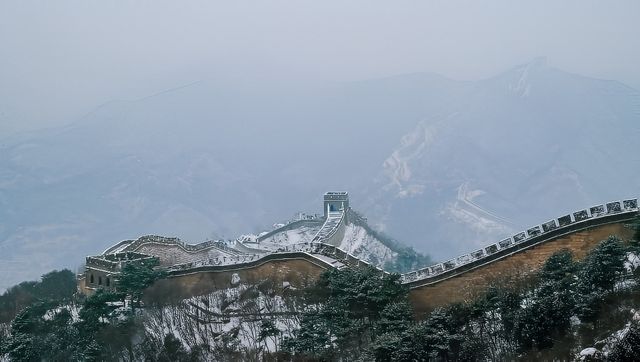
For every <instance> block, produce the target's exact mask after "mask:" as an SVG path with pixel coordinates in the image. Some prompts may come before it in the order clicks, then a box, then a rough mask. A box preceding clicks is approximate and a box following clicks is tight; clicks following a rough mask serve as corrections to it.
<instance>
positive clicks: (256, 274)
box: [145, 257, 329, 303]
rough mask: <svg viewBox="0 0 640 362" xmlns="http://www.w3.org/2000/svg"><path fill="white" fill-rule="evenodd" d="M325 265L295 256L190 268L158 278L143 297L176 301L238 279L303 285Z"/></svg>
mask: <svg viewBox="0 0 640 362" xmlns="http://www.w3.org/2000/svg"><path fill="white" fill-rule="evenodd" d="M328 268H329V266H328V265H322V263H314V262H312V261H311V260H308V259H305V258H303V257H299V258H297V257H295V258H288V259H279V260H278V259H275V260H268V261H266V262H264V263H260V264H258V265H256V266H252V267H247V268H238V269H235V270H234V269H225V270H215V269H211V270H206V269H203V270H198V271H191V272H186V273H183V274H177V275H172V276H170V277H169V278H167V279H163V280H159V281H157V282H156V283H155V284H154V285H152V286H151V287H150V288H149V289H148V290H147V291H146V292H145V300H146V301H147V302H148V303H153V302H171V301H178V300H181V299H184V298H189V297H193V296H198V295H204V294H208V293H211V292H213V291H216V290H221V289H226V288H229V287H230V286H232V285H233V283H234V282H238V281H239V282H241V283H249V284H256V283H260V282H263V281H265V280H268V281H271V282H273V283H275V285H276V286H281V287H284V286H285V285H288V286H290V287H294V288H304V287H305V286H308V285H311V284H312V283H313V282H314V281H315V280H317V278H318V277H319V276H320V274H321V273H322V272H323V271H325V270H326V269H328Z"/></svg>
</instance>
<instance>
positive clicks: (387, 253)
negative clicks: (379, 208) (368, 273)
mask: <svg viewBox="0 0 640 362" xmlns="http://www.w3.org/2000/svg"><path fill="white" fill-rule="evenodd" d="M338 247H339V248H340V249H342V250H344V251H346V252H347V253H349V254H352V255H354V256H356V257H358V258H360V259H362V260H365V261H368V262H370V263H372V264H374V265H376V266H378V267H382V266H384V265H385V264H386V263H387V262H393V261H395V259H396V258H397V257H398V253H396V252H394V251H392V250H391V249H389V247H387V246H386V245H384V244H383V243H382V242H381V241H380V240H378V239H376V238H375V237H374V236H373V235H371V234H369V233H367V231H366V230H365V228H363V227H362V226H358V225H355V224H348V225H347V226H346V229H345V232H344V238H343V239H342V243H340V245H339V246H338Z"/></svg>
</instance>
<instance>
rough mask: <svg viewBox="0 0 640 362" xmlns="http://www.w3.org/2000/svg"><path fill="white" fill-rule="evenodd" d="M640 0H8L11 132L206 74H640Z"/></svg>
mask: <svg viewBox="0 0 640 362" xmlns="http://www.w3.org/2000/svg"><path fill="white" fill-rule="evenodd" d="M639 38H640V1H637V0H629V1H584V0H581V1H541V0H535V1H511V0H509V1H424V0H423V1H371V0H367V1H328V0H322V1H299V0H297V1H293V0H292V1H241V0H233V1H220V2H218V1H212V0H206V1H192V0H180V1H178V0H174V1H159V0H148V1H142V0H138V1H131V0H128V1H86V0H77V1H66V0H65V1H63V0H56V1H50V0H44V1H25V0H15V1H9V0H0V136H2V135H6V134H8V133H10V132H13V131H16V130H25V129H30V128H39V127H44V126H50V125H58V124H63V123H67V122H69V121H71V120H73V119H75V118H78V117H79V116H81V115H82V114H84V113H85V112H88V111H90V110H91V109H92V108H94V107H96V106H97V105H99V104H102V103H104V102H107V101H109V100H112V99H130V98H137V97H142V96H145V95H148V94H151V93H154V92H157V91H159V90H162V89H166V88H171V87H174V86H177V85H180V84H185V83H190V82H192V81H195V80H199V79H203V78H209V79H211V78H213V79H225V80H227V81H230V82H245V83H247V82H255V81H258V82H272V83H273V84H274V85H275V84H280V83H281V82H296V83H297V82H324V81H349V80H359V79H365V78H373V77H382V76H388V75H394V74H400V73H410V72H425V71H426V72H436V73H440V74H443V75H446V76H449V77H452V78H455V79H477V78H481V77H487V76H490V75H493V74H495V73H497V72H499V71H502V70H505V69H508V68H510V67H512V66H514V65H516V64H519V63H523V62H526V61H528V60H529V59H531V58H533V57H535V56H539V55H546V56H547V57H548V59H549V63H550V64H551V65H553V66H556V67H559V68H563V69H565V70H568V71H572V72H576V73H581V74H585V75H590V76H595V77H600V78H609V79H617V80H620V81H623V82H626V83H628V84H630V85H632V86H634V87H639V86H640V70H639V68H638V64H640V41H639V40H638V39H639Z"/></svg>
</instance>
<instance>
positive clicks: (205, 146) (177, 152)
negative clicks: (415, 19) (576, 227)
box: [0, 60, 640, 289]
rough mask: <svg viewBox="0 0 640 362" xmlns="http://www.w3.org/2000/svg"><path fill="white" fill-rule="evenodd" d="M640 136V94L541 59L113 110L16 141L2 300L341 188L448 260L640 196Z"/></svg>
mask: <svg viewBox="0 0 640 362" xmlns="http://www.w3.org/2000/svg"><path fill="white" fill-rule="evenodd" d="M639 125H640V95H639V93H638V92H637V91H636V90H634V89H631V88H629V87H626V86H624V85H623V84H621V83H618V82H614V81H606V80H598V79H592V78H588V77H583V76H580V75H575V74H570V73H567V72H564V71H561V70H558V69H555V68H553V67H551V66H548V65H547V64H545V62H544V61H541V60H535V61H533V62H531V63H529V64H525V65H522V66H518V67H515V68H514V69H511V70H509V71H507V72H505V73H503V74H499V75H497V76H495V77H492V78H489V79H485V80H481V81H474V82H469V81H465V82H462V81H453V80H449V79H446V78H443V77H440V76H437V75H432V74H409V75H403V76H397V77H390V78H385V79H374V80H368V81H363V82H354V83H346V84H337V85H330V86H327V85H324V86H308V87H307V86H305V87H297V88H296V87H293V86H292V87H289V88H287V87H285V86H281V85H269V86H268V87H265V86H262V85H254V84H249V85H240V86H239V85H230V84H228V83H223V82H219V81H216V80H212V79H204V80H202V81H200V82H197V83H194V84H190V85H188V86H185V87H179V88H176V89H172V90H168V91H165V92H161V93H159V94H156V95H153V96H150V97H147V98H144V99H139V100H135V101H117V102H111V103H108V104H106V105H104V106H103V107H101V108H99V109H97V110H95V111H94V112H92V113H91V114H89V115H87V116H86V117H84V118H83V119H80V120H78V121H77V122H75V123H72V124H71V125H70V126H67V127H63V128H58V129H49V130H43V131H39V132H34V133H28V134H12V135H7V136H5V137H1V138H0V289H2V288H3V287H7V286H8V285H11V284H14V283H15V282H18V281H21V280H25V279H34V278H37V277H38V276H39V275H40V274H42V273H44V272H46V271H48V270H51V269H54V268H61V267H74V266H78V265H79V264H80V263H81V262H82V260H83V256H85V255H87V254H93V253H96V252H97V251H100V250H103V249H104V248H106V247H107V246H109V245H111V244H113V243H114V242H115V241H118V240H123V239H131V238H134V237H136V236H138V235H145V234H157V235H168V236H178V237H180V238H181V239H183V240H185V241H187V242H191V243H195V242H200V241H203V240H206V239H210V238H216V239H234V238H236V237H237V236H238V235H241V234H246V233H258V232H259V231H260V230H263V229H264V228H265V226H266V225H271V223H273V221H274V220H283V219H285V218H287V217H288V216H289V215H291V214H293V213H294V212H296V211H307V212H320V205H321V195H322V194H323V193H324V192H325V191H327V190H332V189H338V190H348V191H350V195H351V204H352V206H353V207H354V208H355V209H358V210H364V211H365V214H366V216H367V217H368V218H369V222H370V223H371V224H372V225H376V226H378V227H379V228H382V229H384V230H385V231H386V232H387V233H388V234H390V235H393V236H394V237H395V238H397V239H398V240H401V241H403V242H405V243H407V244H409V245H412V246H414V247H415V248H416V249H417V250H419V251H422V252H424V253H427V254H431V255H432V256H434V257H436V258H437V259H444V258H448V257H451V256H454V255H456V254H460V253H462V252H466V251H469V250H470V249H472V248H475V247H476V246H477V245H478V244H480V243H485V242H487V241H491V242H493V241H496V240H497V239H499V238H501V237H503V236H505V235H507V234H508V233H511V232H513V231H518V229H521V228H523V227H525V226H528V225H529V224H535V223H539V222H541V221H545V220H546V219H550V218H552V217H556V216H558V215H560V214H562V213H565V212H569V211H572V210H573V209H577V208H582V207H585V206H590V204H591V203H596V202H601V201H606V200H608V199H620V198H624V197H628V196H637V190H638V184H639V182H640V181H639V180H638V177H637V173H636V172H635V170H637V169H638V166H639V165H640V159H639V156H638V155H637V152H635V151H636V142H637V138H638V135H639V133H638V131H639V130H640V126H639ZM353 232H354V233H357V232H356V231H355V230H354V231H353ZM349 247H351V246H349ZM352 247H354V248H358V247H360V246H358V245H356V243H354V245H353V246H352Z"/></svg>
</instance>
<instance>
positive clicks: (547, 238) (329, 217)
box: [78, 192, 639, 313]
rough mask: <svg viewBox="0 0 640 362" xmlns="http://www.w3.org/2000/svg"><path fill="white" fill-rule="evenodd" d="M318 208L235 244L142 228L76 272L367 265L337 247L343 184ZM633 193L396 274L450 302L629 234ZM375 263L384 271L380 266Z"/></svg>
mask: <svg viewBox="0 0 640 362" xmlns="http://www.w3.org/2000/svg"><path fill="white" fill-rule="evenodd" d="M323 208H324V215H323V216H321V217H308V218H305V219H303V220H297V221H294V222H293V223H289V224H287V225H284V226H281V227H280V228H277V229H275V230H273V231H271V232H269V233H265V234H264V235H261V236H259V237H257V238H256V239H255V240H246V239H245V240H240V239H239V240H237V241H235V244H234V245H228V244H227V243H224V242H220V241H208V242H205V243H200V244H196V245H191V244H186V243H183V242H182V241H180V240H179V239H177V238H165V237H159V236H144V237H141V238H139V239H137V240H125V241H122V242H119V243H117V244H116V245H114V246H112V247H110V248H108V249H107V250H105V251H104V252H103V253H102V254H100V255H97V256H89V257H87V258H86V268H85V272H84V274H83V275H81V276H80V277H79V279H78V285H79V288H80V290H81V291H83V292H84V293H91V292H92V291H93V290H95V289H97V288H116V287H117V275H118V273H119V272H120V270H121V269H122V267H123V266H124V265H126V264H127V263H129V262H136V261H140V260H145V259H148V258H157V259H158V260H159V262H160V266H161V267H162V268H165V269H166V270H167V272H168V275H169V276H168V278H166V279H163V280H160V281H158V282H156V283H155V284H154V285H153V286H152V287H151V288H150V289H149V290H148V294H149V295H153V296H154V297H163V296H164V297H167V296H169V295H170V296H171V297H175V298H184V297H190V296H195V295H200V294H204V293H208V292H211V291H213V290H217V289H222V288H227V287H229V286H230V285H232V284H233V283H235V282H237V280H242V281H244V282H259V281H261V280H264V279H272V280H274V281H276V282H281V283H282V285H287V286H289V285H291V286H295V287H299V286H304V285H305V283H308V282H309V280H313V279H315V278H317V277H318V276H319V275H320V274H321V273H322V272H323V271H324V270H327V269H329V268H338V269H340V268H345V267H360V266H370V265H371V264H370V263H368V262H366V261H363V260H360V259H358V258H357V257H355V256H353V255H351V254H349V253H347V252H345V251H344V250H342V249H340V248H338V247H337V245H340V240H341V239H342V238H343V237H344V232H345V227H346V225H348V224H349V223H350V222H352V220H356V219H358V218H359V216H358V215H357V214H356V213H354V212H353V211H352V210H351V208H350V207H349V198H348V194H347V193H346V192H328V193H326V194H325V196H324V207H323ZM638 211H639V210H638V201H637V199H627V200H622V201H613V202H608V203H605V204H601V205H596V206H593V207H591V208H588V209H584V210H578V211H576V212H573V213H571V214H567V215H563V216H560V217H559V218H557V219H553V220H549V221H547V222H545V223H543V224H541V225H536V226H533V227H531V228H528V229H526V230H525V231H522V232H520V233H517V234H515V235H513V236H511V237H508V238H505V239H503V240H501V241H499V242H497V243H495V244H491V245H488V246H486V247H484V248H482V249H479V250H476V251H473V252H471V253H469V254H465V255H462V256H459V257H457V258H453V259H451V260H448V261H445V262H441V263H437V264H435V265H432V266H429V267H426V268H422V269H419V270H415V271H411V272H408V273H405V274H402V275H401V280H402V283H403V284H405V285H407V287H408V288H409V289H410V299H411V301H412V303H413V304H414V308H415V310H416V312H417V313H425V312H427V311H429V310H431V309H433V308H434V307H437V306H441V305H444V304H447V303H450V302H459V301H464V300H467V299H469V298H473V296H474V295H477V293H479V292H481V291H482V290H484V289H486V288H487V286H489V285H490V284H492V283H505V282H509V281H510V280H512V279H513V278H514V277H515V276H518V275H523V274H527V273H531V272H532V271H535V270H536V269H537V268H539V266H540V265H541V264H542V263H543V262H544V261H545V260H546V259H547V258H548V257H549V256H550V255H551V254H553V253H554V252H556V251H559V250H562V249H569V250H571V251H572V252H573V253H574V255H575V257H576V258H578V259H580V258H582V257H584V255H586V253H587V252H588V251H589V250H591V249H592V248H593V247H595V246H596V245H597V243H598V242H599V241H601V240H603V239H606V238H607V237H608V236H610V235H618V236H620V237H622V238H628V237H630V235H631V233H632V231H631V230H630V229H629V228H628V227H627V226H628V223H629V222H630V221H631V220H633V219H634V218H635V217H636V216H637V215H638ZM304 226H315V227H316V228H319V229H318V230H317V232H315V235H314V236H313V237H312V238H311V240H310V241H308V242H300V243H294V244H290V245H284V246H280V247H277V248H274V247H273V245H271V246H270V247H266V246H265V245H264V244H266V241H265V240H267V239H268V238H269V237H270V236H272V235H275V234H276V233H278V232H283V231H286V230H291V229H292V228H296V227H304ZM378 270H379V271H380V272H381V273H385V271H383V270H382V269H379V268H378Z"/></svg>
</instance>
